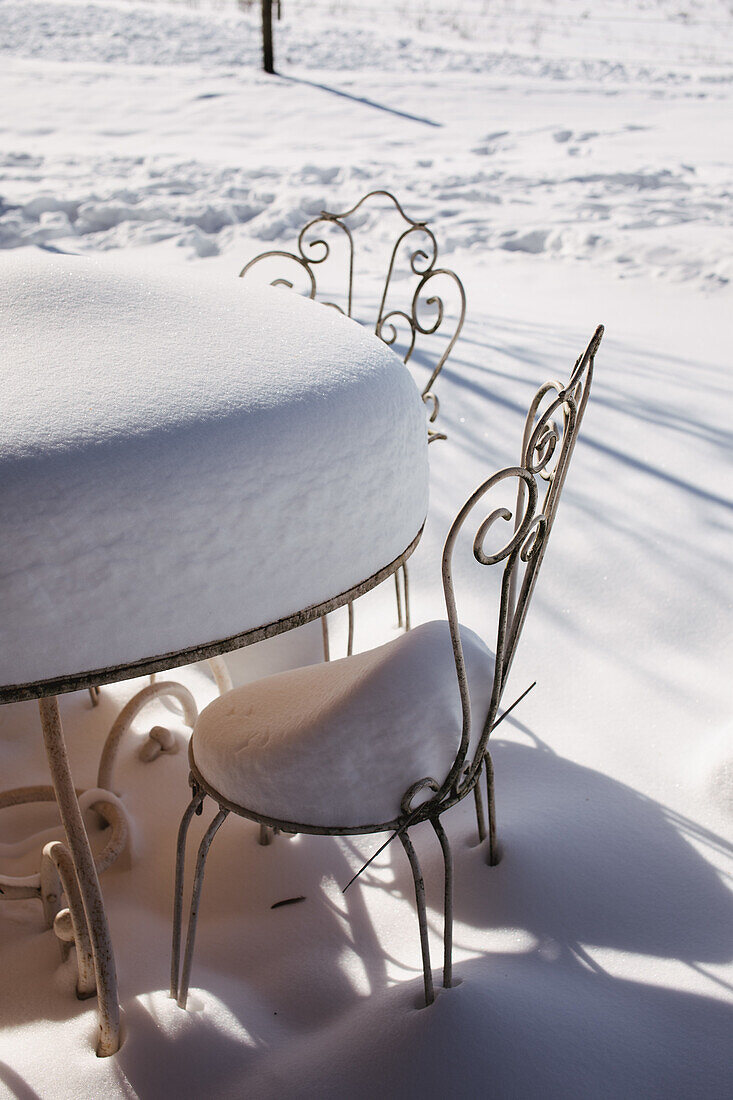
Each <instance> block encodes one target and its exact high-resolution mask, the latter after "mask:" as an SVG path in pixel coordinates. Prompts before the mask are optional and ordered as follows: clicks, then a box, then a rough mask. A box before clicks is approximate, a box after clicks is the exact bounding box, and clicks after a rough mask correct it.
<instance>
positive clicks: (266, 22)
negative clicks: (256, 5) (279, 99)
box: [262, 0, 275, 73]
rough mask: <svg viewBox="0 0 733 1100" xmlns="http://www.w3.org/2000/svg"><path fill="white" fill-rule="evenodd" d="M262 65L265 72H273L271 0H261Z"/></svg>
mask: <svg viewBox="0 0 733 1100" xmlns="http://www.w3.org/2000/svg"><path fill="white" fill-rule="evenodd" d="M262 67H263V69H264V70H265V72H266V73H274V72H275V59H274V56H273V49H272V0H262Z"/></svg>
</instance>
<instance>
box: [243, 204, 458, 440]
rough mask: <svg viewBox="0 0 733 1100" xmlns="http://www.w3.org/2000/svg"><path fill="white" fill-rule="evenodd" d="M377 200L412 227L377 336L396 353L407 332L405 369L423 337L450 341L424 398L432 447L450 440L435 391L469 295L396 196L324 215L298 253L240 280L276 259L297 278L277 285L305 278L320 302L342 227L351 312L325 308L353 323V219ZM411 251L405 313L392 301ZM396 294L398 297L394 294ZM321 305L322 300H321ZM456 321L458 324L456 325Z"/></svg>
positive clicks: (390, 276)
mask: <svg viewBox="0 0 733 1100" xmlns="http://www.w3.org/2000/svg"><path fill="white" fill-rule="evenodd" d="M374 198H382V199H386V200H388V201H389V202H391V203H392V204H393V206H394V208H395V211H396V212H397V214H398V215H399V217H400V218H401V219H402V220H403V221H404V222H406V223H407V228H406V229H404V230H402V232H401V233H400V234H399V235H398V237H397V240H396V242H395V244H394V246H393V247H392V250H391V253H390V256H389V260H388V263H387V272H386V276H385V279H384V285H383V289H382V295H381V299H380V303H379V309H378V311H377V316H376V320H375V323H374V332H375V334H376V335H377V336H378V337H379V338H380V339H381V340H383V341H384V343H385V344H387V345H388V346H390V347H394V345H395V344H396V343H397V342H398V339H399V337H400V333H401V332H402V331H404V333H405V344H406V350H405V352H404V353H403V356H402V359H403V362H405V363H407V362H409V360H410V358H411V357H412V354H413V351H414V350H415V345H416V342H417V341H418V339H419V338H420V337H421V336H425V337H429V336H434V335H436V334H437V333H438V332H440V333H441V335H444V336H445V337H446V338H447V343H446V345H445V347H444V349H443V352H442V354H441V355H440V356H439V358H438V361H437V362H436V363H435V365H434V366H433V368H432V372H431V374H430V377H429V379H428V381H427V384H426V385H425V386H424V387H423V389H422V392H421V396H422V399H423V401H424V402H425V404H426V406H427V409H428V441H429V442H433V440H435V439H445V438H446V436H445V434H444V433H443V432H440V431H436V430H434V429H433V428H432V427H431V425H432V424H434V423H435V420H436V417H437V416H438V412H439V408H440V406H439V403H438V398H437V396H436V395H435V393H434V392H433V386H434V384H435V381H436V379H437V378H438V375H439V374H440V372H441V370H442V369H443V365H444V363H445V362H446V360H447V359H448V356H449V355H450V354H451V352H452V351H453V348H454V346H455V343H456V340H457V339H458V337H459V335H460V332H461V329H462V328H463V322H464V320H465V316H466V293H465V290H464V288H463V283H462V282H461V280H460V279H459V278H458V276H457V275H456V273H455V272H454V271H451V270H450V269H449V268H445V267H439V266H438V244H437V241H436V239H435V235H434V233H433V232H432V230H431V229H429V228H428V225H427V223H426V222H424V221H416V220H415V219H414V218H410V217H409V216H408V215H407V214H406V213H405V211H404V210H403V209H402V206H401V205H400V203H399V202H398V201H397V199H396V198H395V196H394V195H393V194H392V193H391V192H389V191H383V190H379V191H370V192H369V193H368V194H366V195H364V196H363V198H361V199H359V201H358V202H357V203H356V204H355V205H354V206H352V207H351V208H350V209H348V210H344V211H341V212H332V211H328V210H323V211H321V213H320V214H319V215H318V217H316V218H313V219H312V220H311V221H309V222H308V223H307V224H306V225H305V226H304V227H303V229H302V230H301V231H300V233H299V235H298V240H297V246H296V247H297V251H293V252H287V251H284V250H282V249H275V250H272V251H269V252H263V253H261V254H260V255H259V256H255V257H254V259H252V260H250V261H249V263H247V264H245V266H244V267H243V268H242V270H241V272H240V277H242V276H244V275H246V274H247V273H248V272H249V271H251V270H252V268H254V267H255V266H257V265H258V264H260V263H261V262H262V261H265V260H271V259H273V258H275V259H278V258H279V259H283V260H287V261H288V263H289V265H290V267H291V270H292V273H293V278H292V280H291V279H289V278H277V279H274V280H273V281H272V284H271V285H272V286H287V287H290V288H291V289H295V286H294V280H295V278H296V277H297V276H300V277H301V278H302V277H303V275H305V288H306V290H305V294H306V296H307V297H309V298H316V296H317V294H318V287H317V280H316V274H317V271H316V269H318V268H319V266H320V265H323V264H325V263H326V261H327V260H328V259H329V258H330V257H331V255H332V253H331V245H330V244H329V242H328V240H326V237H325V234H324V233H323V229H325V228H326V227H328V228H330V227H331V226H337V227H338V229H339V230H341V231H342V232H343V234H344V237H345V239H346V246H347V250H346V256H347V262H346V264H345V270H344V276H345V294H344V299H345V302H346V308H345V309H343V308H342V307H341V306H340V305H338V304H337V303H336V302H331V301H324V302H323V304H324V305H328V306H331V307H332V308H334V309H337V310H339V312H341V313H346V315H347V316H349V317H351V316H353V298H354V253H355V246H354V229H355V228H356V226H354V225H350V224H349V223H348V219H350V218H352V217H353V216H354V215H355V214H356V213H357V212H358V211H359V210H360V209H361V207H362V206H363V205H364V203H366V202H367V200H369V199H374ZM405 249H407V251H408V256H407V262H408V274H409V275H410V277H411V279H412V282H413V285H414V279H417V280H418V282H417V286H416V287H415V289H414V291H412V297H411V299H410V300H408V301H407V302H405V303H404V304H403V305H402V307H401V308H396V307H393V306H392V305H391V299H392V297H393V295H394V292H393V280H394V276H395V271H396V267H397V262H398V258H399V255H400V252H401V251H404V250H405ZM445 286H450V287H451V288H452V290H453V291H454V292H455V294H456V297H457V302H458V308H457V310H456V311H454V314H455V313H457V317H455V316H454V314H449V312H448V311H447V310H446V306H445V291H444V290H442V287H445ZM391 291H392V293H390V292H391ZM439 291H440V292H439ZM319 300H322V299H320V298H319ZM451 317H453V318H454V319H453V320H451Z"/></svg>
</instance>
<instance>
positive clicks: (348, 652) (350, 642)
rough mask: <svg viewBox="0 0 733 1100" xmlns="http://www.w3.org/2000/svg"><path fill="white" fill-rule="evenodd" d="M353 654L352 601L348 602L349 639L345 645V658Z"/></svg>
mask: <svg viewBox="0 0 733 1100" xmlns="http://www.w3.org/2000/svg"><path fill="white" fill-rule="evenodd" d="M353 652H354V601H353V600H349V639H348V642H347V645H346V656H347V657H350V656H351V655H352V653H353Z"/></svg>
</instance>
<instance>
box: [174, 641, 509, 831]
mask: <svg viewBox="0 0 733 1100" xmlns="http://www.w3.org/2000/svg"><path fill="white" fill-rule="evenodd" d="M461 640H462V642H463V650H464V658H465V662H466V675H467V677H468V686H469V694H470V699H471V712H472V717H473V723H472V731H471V732H472V735H473V736H472V740H471V743H470V746H469V750H470V749H471V748H475V745H476V738H477V737H478V736H480V734H481V731H482V729H483V724H484V721H485V719H486V715H487V713H488V709H489V700H490V698H491V690H492V687H493V674H494V659H493V657H492V655H491V653H490V652H489V651H488V649H487V648H486V646H485V645H484V643H483V642H482V641H481V639H480V638H478V637H477V636H476V634H474V633H473V631H471V630H465V629H464V630H463V631H462V639H461ZM462 719H463V714H462V710H461V699H460V694H459V690H458V678H457V675H456V666H455V659H454V656H453V646H452V642H451V636H450V631H449V629H448V623H447V622H446V621H445V620H443V621H435V622H431V623H424V624H423V625H421V626H418V627H416V628H415V629H414V630H411V631H410V632H409V634H405V635H403V636H402V637H401V638H396V639H395V640H394V641H391V642H387V643H386V644H385V645H383V646H378V647H377V648H376V649H371V650H368V651H367V652H366V653H358V654H356V655H355V656H353V657H345V658H343V659H342V660H340V661H331V662H330V663H328V664H320V665H314V666H311V667H310V668H299V669H295V670H294V671H292V672H282V673H280V674H279V675H278V676H270V677H267V678H266V679H264V680H259V681H257V682H256V683H254V684H247V685H245V686H244V687H241V688H235V689H234V690H233V691H230V692H227V693H226V695H224V696H222V697H221V698H220V699H217V700H215V701H214V702H213V703H211V704H210V706H208V707H207V708H206V710H205V711H204V712H203V714H201V715H200V716H199V719H198V721H197V723H196V727H195V731H194V736H193V742H192V745H193V755H194V760H195V762H196V766H197V768H198V769H199V771H200V772H201V775H202V776H203V778H204V779H206V780H207V781H208V782H209V783H211V784H212V786H213V787H214V788H215V789H216V790H217V791H219V793H220V794H222V795H224V797H225V798H227V799H229V801H231V802H234V803H236V804H237V805H239V806H244V807H246V808H247V809H248V810H254V811H255V812H259V813H262V814H265V815H266V816H268V817H274V818H279V819H280V820H281V821H293V822H296V823H298V824H301V825H306V824H307V825H321V826H335V827H339V826H341V827H346V826H350V827H353V828H358V827H359V826H364V825H370V824H371V825H375V824H379V823H384V822H389V821H393V820H394V819H395V818H396V817H397V816H398V815H399V813H400V803H401V800H402V796H403V795H404V794H405V792H406V791H407V789H408V787H411V786H412V784H413V783H416V782H417V781H418V780H419V779H425V778H432V779H435V780H437V782H438V783H442V781H443V780H444V779H445V778H446V776H447V774H448V772H449V770H450V767H451V765H452V763H453V761H454V759H455V756H456V752H457V750H458V746H459V744H460V740H461V730H462V724H463V722H462ZM467 761H468V762H469V763H470V761H471V755H470V751H469V755H468V757H467ZM419 801H420V798H419V797H418V798H417V800H416V801H415V803H414V804H415V805H417V804H418V802H419Z"/></svg>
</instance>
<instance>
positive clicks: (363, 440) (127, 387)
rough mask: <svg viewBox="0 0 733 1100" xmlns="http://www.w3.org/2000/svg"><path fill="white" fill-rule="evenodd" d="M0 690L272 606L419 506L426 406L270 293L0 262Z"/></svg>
mask: <svg viewBox="0 0 733 1100" xmlns="http://www.w3.org/2000/svg"><path fill="white" fill-rule="evenodd" d="M0 315H1V316H2V317H3V356H2V368H1V369H2V378H3V382H2V386H3V417H2V421H1V424H0V446H1V447H2V465H1V467H0V487H1V488H0V492H1V493H2V513H3V540H2V571H1V573H0V593H1V594H2V607H3V646H2V661H1V664H0V668H1V669H2V672H1V673H0V683H3V684H12V683H21V682H29V681H34V680H37V679H46V678H51V677H55V676H62V675H65V674H69V673H75V672H82V671H88V670H92V669H98V668H104V667H106V666H111V665H118V664H123V663H129V662H131V661H134V660H136V659H140V658H144V657H152V656H155V655H156V654H164V653H168V652H172V651H175V650H180V649H184V648H186V647H188V646H192V645H196V644H202V643H205V642H209V641H215V640H216V639H219V638H225V637H227V636H229V635H233V634H237V633H240V632H243V631H245V630H248V629H253V628H255V627H258V626H261V625H263V624H266V623H269V622H273V621H275V620H277V619H280V618H284V617H286V616H288V615H290V614H293V613H294V612H296V611H299V610H301V609H303V608H306V607H309V606H311V605H313V604H318V603H320V602H323V601H324V600H326V599H328V598H329V597H332V596H336V595H338V594H339V593H341V592H343V591H345V590H347V589H349V588H351V587H353V586H354V585H356V584H358V583H359V582H361V581H363V580H365V579H367V578H368V577H370V576H371V575H372V574H373V573H375V572H376V571H378V570H379V569H380V568H382V567H383V566H385V565H388V564H389V563H390V562H391V561H393V560H394V558H396V557H397V556H398V555H399V554H400V553H402V551H403V550H404V549H405V548H406V547H407V546H408V545H409V543H411V542H412V540H413V539H414V538H415V536H416V535H417V533H418V531H419V530H420V528H421V526H422V523H423V521H424V518H425V514H426V511H427V457H426V449H427V443H426V437H427V433H426V428H425V415H424V407H423V405H422V402H421V401H420V398H419V395H418V392H417V389H416V387H415V384H414V382H413V381H412V379H411V377H410V375H409V373H408V371H407V370H406V368H405V367H404V366H403V364H402V363H401V362H400V361H399V360H398V358H397V357H396V356H395V355H394V353H393V352H392V351H391V350H389V349H388V348H387V347H386V346H385V345H384V344H383V343H382V342H381V341H380V340H378V339H377V338H376V337H375V336H374V335H372V334H370V333H368V332H366V331H365V330H364V329H363V328H361V327H360V326H359V325H358V324H356V322H354V321H351V320H349V319H348V318H344V317H342V316H340V315H339V314H338V313H337V312H336V311H335V310H332V309H327V308H326V307H324V306H320V305H317V304H315V303H313V302H310V301H308V300H306V299H303V298H301V297H300V296H298V295H295V294H293V293H292V292H289V291H286V290H283V289H282V288H278V289H273V288H271V287H266V288H262V289H260V288H252V287H250V286H249V285H247V284H245V283H244V282H243V281H241V280H239V279H236V278H234V277H232V278H230V279H227V280H222V279H220V278H216V277H207V276H206V275H205V273H204V272H190V273H189V272H185V273H182V274H181V275H180V276H175V277H167V278H166V277H165V276H160V275H158V274H155V273H153V272H151V271H150V270H146V269H145V268H142V267H141V268H140V269H137V270H136V269H132V270H129V269H121V268H120V267H119V266H115V265H110V264H109V263H99V262H94V261H90V260H88V259H84V258H71V259H70V258H68V257H62V256H54V255H48V254H40V255H39V254H36V255H31V256H28V255H26V254H22V253H13V252H11V253H5V254H3V256H2V260H1V261H0Z"/></svg>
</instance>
